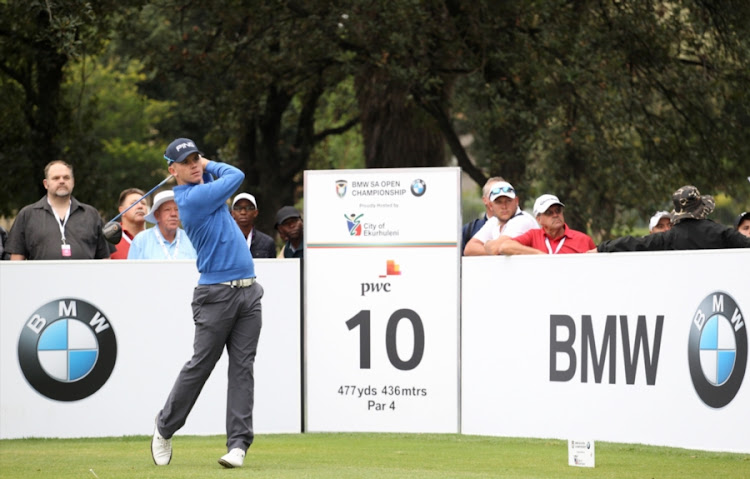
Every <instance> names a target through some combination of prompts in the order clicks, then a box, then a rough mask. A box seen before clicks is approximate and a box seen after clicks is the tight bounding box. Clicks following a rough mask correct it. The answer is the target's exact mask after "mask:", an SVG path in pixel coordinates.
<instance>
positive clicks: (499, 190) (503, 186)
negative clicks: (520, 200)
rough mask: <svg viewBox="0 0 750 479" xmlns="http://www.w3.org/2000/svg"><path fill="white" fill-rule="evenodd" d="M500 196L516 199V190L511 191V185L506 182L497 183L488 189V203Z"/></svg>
mask: <svg viewBox="0 0 750 479" xmlns="http://www.w3.org/2000/svg"><path fill="white" fill-rule="evenodd" d="M501 196H507V197H508V198H511V199H512V198H515V197H516V190H514V189H513V185H511V184H510V183H508V182H507V181H498V182H497V183H493V184H492V189H490V201H495V199H496V198H499V197H501Z"/></svg>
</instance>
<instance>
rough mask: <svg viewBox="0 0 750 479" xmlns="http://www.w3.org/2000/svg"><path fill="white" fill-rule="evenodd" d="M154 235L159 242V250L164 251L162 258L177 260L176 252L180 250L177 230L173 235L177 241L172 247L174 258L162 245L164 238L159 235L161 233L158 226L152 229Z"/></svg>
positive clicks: (178, 231)
mask: <svg viewBox="0 0 750 479" xmlns="http://www.w3.org/2000/svg"><path fill="white" fill-rule="evenodd" d="M153 230H154V234H155V235H156V239H158V240H159V245H160V246H161V249H162V250H163V251H164V256H166V257H167V259H177V252H178V251H179V250H180V230H179V229H178V230H177V233H176V234H175V240H176V241H177V242H176V243H175V245H174V258H173V257H172V255H170V254H169V250H168V249H167V247H166V246H165V245H164V238H163V237H162V235H161V231H159V226H156V227H154V228H153Z"/></svg>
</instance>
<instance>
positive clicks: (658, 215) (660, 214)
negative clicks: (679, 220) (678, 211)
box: [648, 211, 672, 231]
mask: <svg viewBox="0 0 750 479" xmlns="http://www.w3.org/2000/svg"><path fill="white" fill-rule="evenodd" d="M665 216H666V217H667V218H669V219H670V220H671V219H672V213H670V212H669V211H657V212H656V214H655V215H654V216H652V217H651V219H650V220H649V222H648V230H649V231H652V230H653V229H654V227H655V226H656V225H657V224H659V220H660V219H662V218H664V217H665Z"/></svg>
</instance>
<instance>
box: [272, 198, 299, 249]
mask: <svg viewBox="0 0 750 479" xmlns="http://www.w3.org/2000/svg"><path fill="white" fill-rule="evenodd" d="M274 227H275V228H276V229H277V230H278V231H279V234H280V235H281V237H282V238H286V242H285V243H284V247H283V248H282V249H281V252H280V253H279V258H302V257H303V256H304V253H303V249H302V246H303V245H302V233H303V229H302V216H301V215H300V214H299V211H297V208H295V207H294V206H283V207H281V209H280V210H279V211H278V212H277V213H276V224H275V225H274Z"/></svg>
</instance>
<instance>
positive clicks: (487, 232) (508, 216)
mask: <svg viewBox="0 0 750 479" xmlns="http://www.w3.org/2000/svg"><path fill="white" fill-rule="evenodd" d="M489 200H490V207H491V208H492V209H491V212H492V217H491V218H490V219H488V220H487V222H486V223H485V224H484V226H482V228H481V229H480V230H479V231H478V232H477V234H475V235H474V237H473V238H471V239H470V240H469V242H468V243H467V244H466V249H465V250H464V255H466V256H480V255H485V254H498V253H497V251H498V247H499V243H500V242H499V241H498V238H500V237H501V236H507V237H511V238H512V237H515V236H519V235H521V234H523V233H525V232H527V231H528V230H530V229H533V228H539V225H538V224H537V222H536V220H535V219H534V217H533V216H531V215H530V214H528V213H526V212H525V211H521V208H520V207H519V206H518V201H519V200H518V196H517V195H516V190H515V189H514V188H513V186H512V185H511V184H510V183H508V182H505V181H500V182H496V183H494V184H493V185H492V188H491V189H490V196H489Z"/></svg>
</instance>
